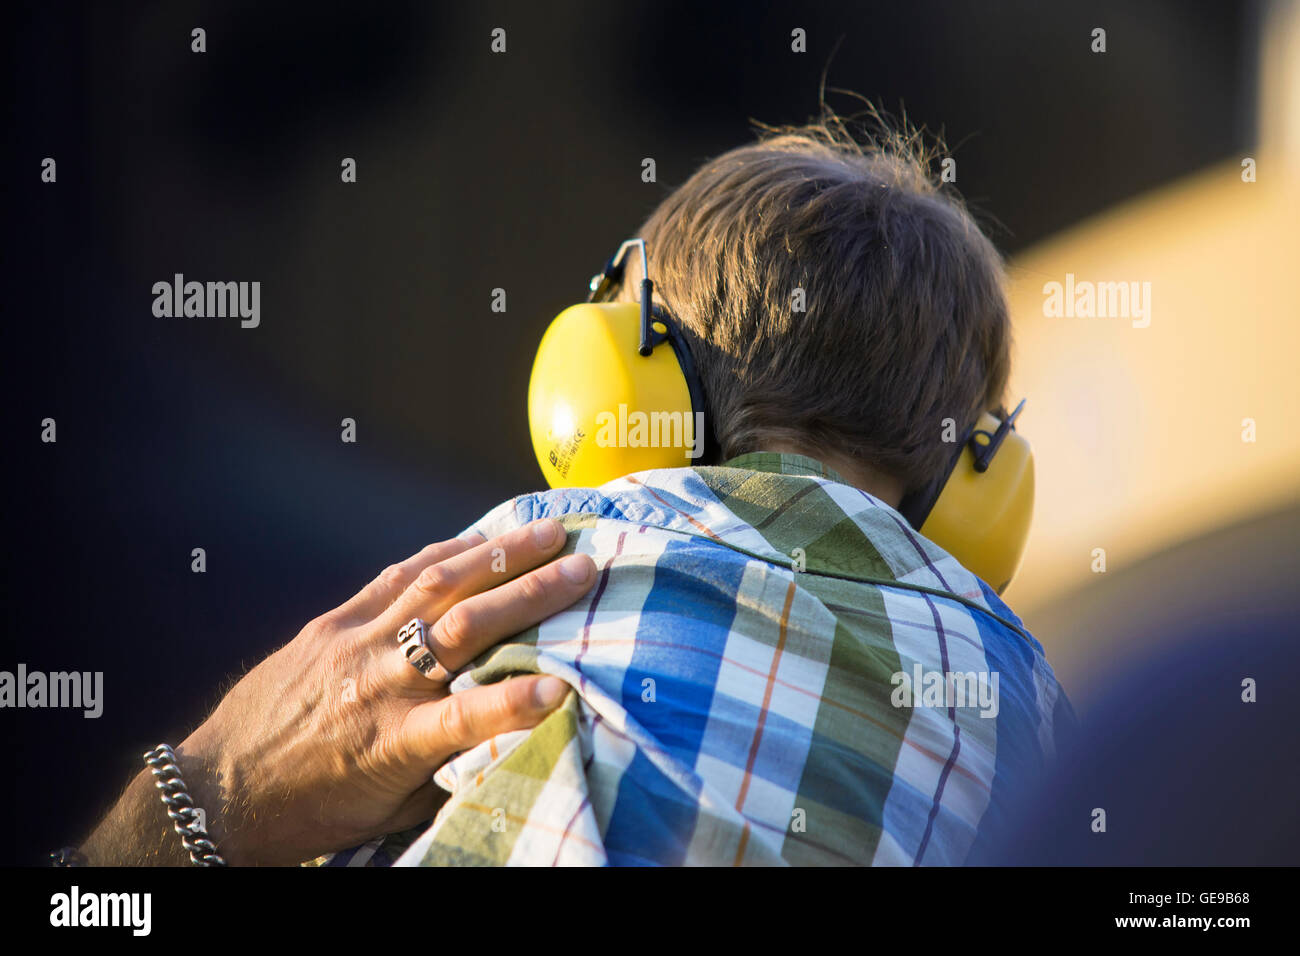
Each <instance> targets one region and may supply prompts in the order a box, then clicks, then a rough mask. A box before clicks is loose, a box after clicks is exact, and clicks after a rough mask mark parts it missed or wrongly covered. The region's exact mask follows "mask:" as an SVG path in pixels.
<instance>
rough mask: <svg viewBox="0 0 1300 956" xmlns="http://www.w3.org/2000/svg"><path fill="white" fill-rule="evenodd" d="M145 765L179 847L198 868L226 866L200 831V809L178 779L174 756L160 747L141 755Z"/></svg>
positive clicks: (178, 769) (168, 747)
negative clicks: (170, 821) (177, 835)
mask: <svg viewBox="0 0 1300 956" xmlns="http://www.w3.org/2000/svg"><path fill="white" fill-rule="evenodd" d="M144 762H145V763H146V764H147V765H148V766H149V769H150V770H151V771H152V772H153V776H154V786H156V787H157V788H158V789H159V790H161V791H162V802H163V805H164V806H165V807H166V808H167V816H169V817H171V818H172V822H173V823H174V824H175V827H176V832H177V833H179V834H180V837H181V843H183V844H184V845H185V849H186V850H188V851H189V853H190V860H191V862H193V863H194V864H195V865H197V866H225V865H226V861H225V860H224V859H222V857H221V854H219V853H218V852H217V847H216V844H214V843H213V842H212V839H211V838H210V837H209V836H208V833H207V831H206V830H204V829H203V825H202V822H201V820H200V817H199V809H198V808H197V807H195V806H194V801H193V800H192V799H191V798H190V795H189V793H188V792H187V791H186V789H185V781H184V780H183V779H181V768H180V767H178V766H176V753H175V751H173V750H172V748H171V747H170V746H169V745H167V744H159V745H158V746H157V747H155V748H154V749H153V750H151V751H149V752H148V753H147V754H145V755H144Z"/></svg>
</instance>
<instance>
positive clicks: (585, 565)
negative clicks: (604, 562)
mask: <svg viewBox="0 0 1300 956" xmlns="http://www.w3.org/2000/svg"><path fill="white" fill-rule="evenodd" d="M560 573H561V574H563V575H564V576H565V577H566V578H568V579H569V580H570V581H572V582H573V583H574V584H581V583H582V582H583V581H585V580H587V576H588V575H589V574H591V559H590V558H588V557H587V556H586V555H582V554H571V555H569V556H568V557H567V558H565V559H564V560H563V561H561V562H560Z"/></svg>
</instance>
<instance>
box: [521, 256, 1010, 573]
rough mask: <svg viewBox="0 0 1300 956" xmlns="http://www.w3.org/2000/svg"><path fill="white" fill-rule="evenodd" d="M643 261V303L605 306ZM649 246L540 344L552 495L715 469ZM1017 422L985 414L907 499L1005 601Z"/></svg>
mask: <svg viewBox="0 0 1300 956" xmlns="http://www.w3.org/2000/svg"><path fill="white" fill-rule="evenodd" d="M633 249H637V250H639V252H640V256H641V276H642V278H641V288H640V302H608V301H604V300H605V299H607V298H608V296H609V295H610V294H611V293H612V292H613V290H614V289H615V288H616V287H617V286H618V285H619V284H620V283H621V282H622V281H623V276H624V273H625V271H626V269H625V267H626V263H627V256H628V254H629V252H630V251H631V250H633ZM648 265H649V263H648V256H647V254H646V247H645V240H643V239H629V240H628V241H627V242H625V243H623V244H622V245H621V246H619V248H618V251H617V252H616V253H614V255H613V257H612V258H611V259H610V260H609V262H608V263H607V264H606V265H605V268H604V269H603V270H602V271H601V272H600V273H599V274H597V275H596V276H594V277H593V278H592V280H591V285H590V292H591V294H590V295H589V296H588V299H587V301H586V302H585V303H582V304H581V305H574V306H570V307H569V308H567V309H565V310H564V311H563V312H561V313H560V314H559V315H557V316H556V317H555V318H554V319H553V320H552V321H551V324H550V326H549V327H548V328H547V330H546V333H545V334H544V335H543V336H542V341H541V344H540V345H539V346H538V348H537V356H536V358H535V359H534V360H533V372H532V377H531V378H530V380H529V383H528V428H529V431H530V432H531V434H532V441H533V452H534V453H535V454H536V456H537V462H538V464H539V465H541V468H542V474H543V475H545V477H546V481H547V483H548V484H549V485H550V486H551V487H552V488H594V487H597V486H599V485H603V484H604V483H605V482H607V481H612V480H613V479H615V478H620V477H622V476H623V475H628V474H632V473H633V472H637V471H648V470H650V469H654V468H683V467H689V466H691V465H704V464H713V463H715V461H716V458H717V451H718V450H717V445H716V442H715V440H714V436H713V433H712V430H711V428H710V427H709V423H708V422H707V420H706V418H705V406H704V391H703V388H702V387H701V385H700V381H699V378H698V376H697V375H696V372H695V364H694V361H693V359H692V356H691V351H690V348H689V347H688V344H687V342H686V340H685V338H684V337H683V335H682V331H681V328H680V326H679V325H678V324H677V322H676V321H675V320H674V319H673V317H672V316H671V315H669V314H668V313H667V312H666V311H665V310H663V309H661V308H660V307H658V306H657V305H655V304H654V284H653V283H652V282H651V280H650V272H649V268H648ZM1024 406H1025V403H1024V402H1023V401H1021V403H1020V404H1019V405H1018V406H1016V409H1015V411H1014V412H1012V413H1011V414H1010V415H1007V414H1005V413H1000V414H999V415H994V414H992V413H990V412H984V413H983V414H981V415H980V417H979V420H978V421H976V422H975V423H974V424H973V425H971V426H970V427H969V428H967V429H966V431H965V432H964V433H963V435H962V438H961V441H960V443H959V444H958V445H957V449H956V451H955V453H954V455H953V457H952V460H951V463H950V464H949V466H948V468H947V470H946V471H945V472H944V473H943V474H942V475H940V476H939V477H937V478H936V479H935V480H934V481H932V482H930V483H929V484H928V485H926V486H925V487H924V488H921V489H918V490H917V491H914V492H912V493H910V494H908V495H907V497H905V498H904V499H903V501H902V502H900V504H899V509H898V510H899V512H900V513H901V514H902V515H903V517H904V518H906V519H907V521H908V523H909V524H911V526H912V527H913V528H915V529H916V530H918V531H920V532H921V534H923V535H925V536H926V537H927V538H929V539H930V540H932V541H934V542H935V543H936V544H937V545H939V547H941V548H943V549H944V550H945V551H947V552H948V553H949V554H951V555H952V556H953V557H955V558H956V559H957V560H958V561H960V562H961V563H962V565H963V566H965V567H966V568H969V569H970V570H971V571H972V572H974V573H975V574H976V575H978V576H979V577H980V578H982V579H983V580H985V581H987V582H989V583H990V584H992V585H993V586H994V587H995V588H996V590H997V591H998V593H999V594H1000V593H1002V591H1004V590H1005V589H1006V587H1007V585H1008V584H1010V583H1011V578H1012V577H1013V576H1014V575H1015V573H1016V570H1017V569H1018V568H1019V566H1020V559H1021V557H1022V555H1023V554H1024V550H1025V544H1026V542H1027V540H1028V537H1029V524H1030V519H1031V517H1032V515H1033V504H1034V461H1033V454H1032V453H1031V451H1030V448H1029V443H1028V442H1027V441H1025V439H1024V438H1023V437H1021V436H1020V435H1019V434H1018V433H1017V432H1016V430H1015V421H1016V418H1017V417H1018V416H1019V415H1020V412H1021V409H1023V408H1024Z"/></svg>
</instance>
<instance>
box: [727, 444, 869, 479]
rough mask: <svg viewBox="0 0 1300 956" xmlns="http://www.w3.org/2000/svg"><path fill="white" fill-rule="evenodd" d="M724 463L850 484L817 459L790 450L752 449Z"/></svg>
mask: <svg viewBox="0 0 1300 956" xmlns="http://www.w3.org/2000/svg"><path fill="white" fill-rule="evenodd" d="M722 465H723V467H724V468H748V469H749V470H750V471H767V472H772V473H773V474H777V475H807V476H810V477H813V478H825V479H826V480H827V481H834V482H837V483H839V484H842V485H846V484H848V482H847V481H845V480H844V478H843V477H842V476H841V475H840V474H839V473H838V472H836V471H834V470H832V469H830V468H827V467H826V466H825V465H823V464H822V463H821V462H820V461H818V460H817V459H815V458H809V457H808V456H807V455H795V454H791V453H789V452H779V451H751V452H749V453H747V454H744V455H737V456H736V457H735V458H732V459H729V460H728V461H725V462H723V463H722Z"/></svg>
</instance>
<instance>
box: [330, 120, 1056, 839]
mask: <svg viewBox="0 0 1300 956" xmlns="http://www.w3.org/2000/svg"><path fill="white" fill-rule="evenodd" d="M915 141H916V139H915V137H911V138H908V137H904V136H901V135H892V136H890V135H885V136H881V137H878V138H876V139H875V140H872V141H870V142H868V143H867V144H866V145H859V144H857V143H855V142H854V141H853V140H852V138H851V137H849V136H848V135H847V134H846V133H845V132H843V125H842V124H839V123H838V121H835V120H832V121H831V122H830V123H825V122H824V123H821V124H815V125H811V126H808V127H803V128H799V129H791V130H786V131H784V132H780V133H776V134H772V135H768V136H767V138H766V139H764V140H762V141H760V142H759V143H757V144H754V145H749V146H744V147H741V148H739V149H736V150H733V151H731V152H729V153H726V154H724V155H723V156H720V157H718V158H717V159H714V160H712V161H711V162H708V163H706V164H705V165H704V166H703V167H702V168H701V169H700V170H698V171H697V172H696V173H695V174H694V175H693V176H692V177H691V178H690V179H689V180H688V181H687V182H686V183H685V184H684V185H683V186H681V187H680V188H679V189H677V190H676V191H675V192H673V193H672V194H671V195H670V196H669V197H668V198H667V199H666V200H665V201H664V202H663V203H662V204H661V205H660V207H659V208H658V209H657V210H655V212H654V213H653V214H652V215H651V216H650V218H649V220H648V221H647V222H646V223H645V224H644V225H643V227H642V229H641V231H640V232H639V233H637V235H638V236H640V237H642V238H644V239H645V242H646V246H647V248H648V250H649V252H650V271H651V278H653V279H654V281H655V293H656V295H655V298H656V304H658V305H660V306H661V307H663V308H664V309H665V310H667V312H668V313H670V314H671V315H672V316H674V317H676V319H677V320H678V322H679V324H680V325H682V326H683V328H684V330H685V334H686V337H687V339H688V342H689V346H690V349H691V352H692V355H693V357H694V363H695V366H696V368H697V369H698V372H699V376H700V379H701V381H702V385H703V390H704V394H705V396H706V414H707V415H708V419H709V421H710V423H711V425H712V429H713V432H714V434H715V436H716V441H717V444H718V446H719V448H720V455H719V456H718V460H717V461H716V462H714V463H710V464H707V465H702V466H699V467H693V468H676V469H665V470H658V471H650V472H643V473H640V474H634V475H628V476H626V477H623V478H620V479H617V480H615V481H612V482H609V483H608V484H606V485H604V486H603V487H601V488H599V489H560V490H554V491H550V492H544V493H540V494H532V495H525V496H522V497H519V498H516V499H514V500H513V501H510V502H506V503H504V504H503V505H501V506H499V507H498V508H496V509H494V510H493V511H491V512H490V513H489V514H488V515H487V516H485V517H484V518H483V519H482V520H481V521H479V522H478V523H477V524H476V525H474V526H473V528H472V529H471V530H473V531H477V532H479V533H481V534H483V535H485V536H488V537H491V536H492V535H495V534H498V533H500V532H502V531H503V530H506V529H507V528H511V527H516V526H519V525H521V524H523V523H526V522H528V521H530V520H532V519H535V518H539V517H546V516H550V517H556V518H559V519H560V520H561V521H562V522H563V523H564V525H565V527H566V528H567V529H568V531H569V537H570V542H569V546H570V547H571V548H573V549H574V550H578V551H583V552H586V553H588V554H591V555H592V557H593V558H594V559H595V561H596V565H597V569H598V573H599V575H600V577H599V579H598V581H597V584H596V586H595V588H594V589H593V591H592V592H591V594H589V595H588V596H587V597H586V598H584V599H583V600H581V601H580V602H579V603H578V604H577V605H575V606H574V607H573V608H571V609H569V610H568V611H565V612H563V613H560V614H558V615H555V616H554V617H552V618H550V619H549V620H547V621H545V622H543V623H542V624H541V625H540V626H539V627H537V628H534V629H532V630H531V631H529V632H526V633H524V634H521V635H519V636H518V637H517V638H515V639H514V640H512V641H510V642H508V643H506V644H504V645H501V646H499V647H498V648H496V649H495V650H494V651H493V652H491V653H490V654H489V655H487V656H486V657H484V658H482V659H481V660H480V661H479V662H478V664H477V666H475V667H473V668H472V669H471V670H469V671H468V672H465V673H462V674H461V675H460V676H459V677H458V678H457V679H456V681H455V683H454V684H453V685H452V689H453V691H459V690H463V689H466V688H468V687H472V686H474V685H476V684H481V683H485V682H489V681H493V680H497V679H500V678H501V677H504V676H506V675H508V674H512V673H517V672H520V671H543V672H546V673H550V674H555V675H558V676H560V677H562V678H564V679H565V680H566V681H568V683H569V684H570V685H571V686H572V687H573V689H574V690H575V691H576V693H574V694H572V695H570V697H569V699H568V700H567V701H566V703H565V705H564V706H563V707H561V708H560V709H559V710H557V711H556V712H555V713H554V714H552V715H551V716H550V717H549V718H547V720H546V721H545V722H544V723H543V724H541V725H540V726H539V727H537V728H536V729H534V730H533V731H531V732H517V733H513V734H507V735H503V736H500V737H498V738H496V739H494V740H493V741H491V742H489V743H488V744H484V745H482V746H480V747H477V748H475V749H474V750H471V751H469V752H466V753H464V754H461V755H460V756H459V757H457V758H456V759H454V760H453V761H451V762H450V763H448V764H446V765H445V766H444V767H443V768H442V769H441V770H440V771H439V772H438V774H437V776H436V777H435V779H436V780H437V781H438V782H439V783H440V784H442V785H443V786H444V787H445V788H446V789H447V790H449V791H450V792H451V794H452V795H451V797H450V798H449V800H448V801H447V803H446V804H445V805H444V807H443V809H442V811H441V812H440V813H439V814H438V817H437V819H436V820H435V821H434V823H433V824H432V825H431V826H430V827H429V828H428V829H427V830H425V831H424V832H422V833H420V834H419V835H418V836H416V835H415V834H407V835H404V836H402V837H397V838H389V841H388V843H387V846H386V848H385V852H386V853H388V854H389V855H390V856H396V854H397V853H399V852H401V851H402V848H403V847H405V851H404V852H402V855H401V858H400V859H399V860H398V861H397V862H398V863H399V865H435V864H463V863H481V864H500V863H522V864H541V865H552V864H601V863H612V864H643V863H649V864H683V863H686V864H711V865H716V864H725V865H731V864H780V863H792V864H838V863H860V864H868V863H872V864H907V865H913V864H960V863H962V862H964V861H966V860H967V859H970V858H972V857H979V856H980V855H981V854H982V853H983V852H986V851H988V850H989V849H991V848H994V847H996V846H997V844H998V841H999V840H1000V839H1001V838H1002V835H1003V834H1004V833H1005V832H1006V828H1007V827H1008V825H1009V824H1010V821H1009V820H1008V811H1009V804H1010V799H1011V797H1012V796H1014V795H1016V794H1017V793H1018V792H1019V791H1020V790H1022V789H1024V788H1025V787H1026V786H1027V785H1028V784H1029V783H1031V782H1032V781H1033V779H1034V778H1035V777H1036V776H1038V775H1039V774H1041V773H1042V772H1043V771H1044V770H1045V769H1046V767H1047V766H1048V764H1049V762H1050V761H1051V760H1052V759H1053V756H1054V750H1055V739H1056V737H1057V735H1058V733H1059V732H1061V731H1062V730H1063V729H1064V728H1066V727H1068V726H1069V725H1070V724H1071V723H1072V720H1073V717H1072V714H1071V713H1070V709H1069V705H1068V703H1067V702H1066V699H1065V696H1064V694H1063V693H1062V692H1061V689H1060V687H1059V685H1058V684H1057V682H1056V680H1055V678H1054V676H1053V674H1052V671H1051V668H1050V667H1049V666H1048V664H1047V662H1046V660H1045V659H1044V657H1043V653H1042V649H1041V647H1040V646H1039V644H1038V643H1037V642H1036V641H1034V639H1033V638H1032V637H1030V636H1029V635H1028V634H1027V633H1025V632H1024V631H1023V629H1022V628H1021V627H1020V625H1019V621H1018V620H1017V619H1016V618H1015V617H1014V615H1013V614H1012V613H1011V611H1010V610H1009V609H1008V608H1007V607H1006V605H1005V604H1003V603H1002V602H1001V600H1000V599H999V598H998V597H997V595H996V593H995V592H994V591H993V589H992V588H991V587H989V585H988V584H987V583H985V582H982V581H980V580H979V579H978V578H976V577H975V575H973V574H972V573H971V572H970V571H968V570H967V569H965V568H963V567H962V566H961V565H960V564H959V563H958V562H957V561H956V560H955V559H954V558H953V557H951V556H950V555H948V554H946V553H945V552H944V551H942V550H941V549H939V548H938V547H937V546H936V545H934V544H933V543H932V542H930V541H928V540H926V539H925V538H923V537H922V536H921V535H920V534H919V533H917V532H916V531H914V530H913V529H912V528H911V527H909V525H908V523H907V522H906V521H905V520H904V519H903V518H902V516H901V515H900V514H899V511H898V510H897V509H898V508H899V505H900V502H901V501H902V500H903V498H904V496H905V495H906V494H907V493H908V492H909V491H911V490H913V489H916V488H919V487H922V486H924V485H925V484H926V483H927V482H929V481H931V480H932V479H933V478H934V477H935V476H936V475H937V474H939V473H940V472H941V471H942V469H944V467H945V466H946V465H947V464H948V463H949V462H950V461H951V455H952V448H953V446H952V445H951V444H949V443H945V442H944V441H943V440H942V438H941V434H942V431H943V426H942V423H943V421H944V420H945V419H953V420H956V421H958V422H968V421H973V420H974V419H975V418H976V417H977V416H978V414H979V413H980V412H981V411H984V410H992V409H995V408H998V407H999V406H1000V402H1001V398H1002V392H1003V389H1004V386H1005V384H1006V380H1007V375H1008V368H1009V343H1010V327H1009V320H1008V315H1007V306H1006V302H1005V299H1004V297H1003V293H1002V290H1001V280H1002V265H1001V260H1000V258H999V256H998V254H997V252H996V251H995V249H994V248H993V246H992V244H991V243H990V242H989V241H988V240H987V239H986V238H985V237H984V236H983V235H982V233H981V232H980V230H979V229H978V228H977V227H976V225H975V223H974V222H973V220H972V219H971V218H970V216H969V215H968V214H967V212H966V211H965V209H964V207H963V206H962V205H961V203H960V201H959V200H957V199H956V198H954V197H951V196H949V195H947V194H946V193H944V192H942V191H941V190H940V188H938V187H936V186H935V185H934V184H933V183H932V182H931V180H930V178H929V176H928V174H927V159H926V157H925V156H923V155H920V154H918V152H917V150H916V148H915ZM637 268H639V263H637V262H636V261H635V259H634V258H632V261H631V263H630V266H629V271H628V274H627V275H625V276H624V278H623V281H622V286H621V288H620V290H619V298H621V299H624V300H626V301H634V300H635V298H636V296H637V289H638V285H639V279H640V278H641V277H640V275H638V274H635V273H634V272H633V271H632V270H634V269H637ZM796 288H797V289H801V290H803V291H804V295H805V307H804V309H803V310H802V311H799V310H795V309H792V307H791V302H792V298H791V294H792V290H794V289H796ZM995 583H997V582H995ZM932 674H937V675H939V677H938V681H939V682H940V683H941V684H942V685H944V686H947V687H948V688H949V692H948V693H941V694H938V695H935V696H930V695H922V694H921V692H920V690H921V689H920V687H919V686H913V685H916V684H917V682H918V680H919V681H920V682H921V683H922V684H924V683H926V678H927V675H932ZM954 675H955V680H956V681H957V682H959V683H960V682H962V681H968V684H967V687H968V689H969V691H970V693H969V695H967V696H965V697H959V698H957V699H954V696H953V694H952V693H951V687H952V686H953V682H954ZM413 836H414V837H415V838H414V839H413V840H412V837H413ZM372 849H373V848H372ZM380 856H381V858H382V857H383V855H382V854H381V855H380ZM347 859H348V856H347V855H340V856H339V857H338V858H336V860H335V861H334V862H336V863H340V862H346V860H347Z"/></svg>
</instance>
